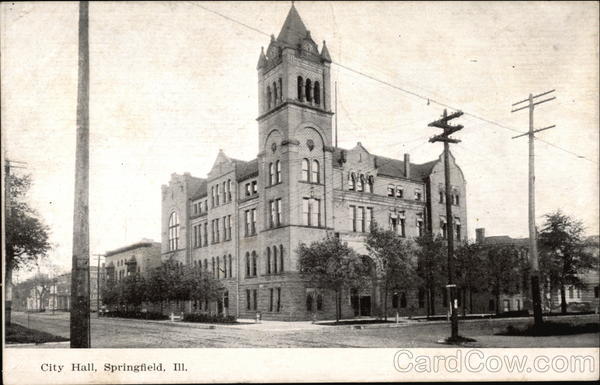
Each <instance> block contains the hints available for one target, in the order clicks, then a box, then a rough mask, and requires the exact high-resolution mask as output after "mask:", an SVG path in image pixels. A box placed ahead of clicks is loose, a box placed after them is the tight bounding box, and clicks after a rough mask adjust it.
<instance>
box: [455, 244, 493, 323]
mask: <svg viewBox="0 0 600 385" xmlns="http://www.w3.org/2000/svg"><path fill="white" fill-rule="evenodd" d="M454 257H455V262H454V279H455V281H456V284H457V286H458V287H459V288H460V289H461V290H460V293H462V301H461V302H462V305H463V306H462V307H463V315H466V311H467V303H466V296H467V293H468V294H469V311H471V312H472V311H473V293H476V292H480V291H482V290H485V289H486V288H487V281H486V279H485V271H486V270H485V265H484V260H485V259H484V250H483V247H482V245H480V244H477V243H464V244H462V245H460V246H459V247H458V248H457V249H456V250H455V252H454Z"/></svg>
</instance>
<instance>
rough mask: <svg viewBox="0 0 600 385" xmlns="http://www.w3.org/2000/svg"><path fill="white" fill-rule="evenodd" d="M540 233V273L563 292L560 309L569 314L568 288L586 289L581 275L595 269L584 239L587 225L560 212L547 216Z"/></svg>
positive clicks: (552, 285) (551, 284) (561, 293)
mask: <svg viewBox="0 0 600 385" xmlns="http://www.w3.org/2000/svg"><path fill="white" fill-rule="evenodd" d="M544 217H545V222H544V226H543V228H542V230H541V232H540V234H539V245H540V272H541V274H542V276H543V278H544V280H545V281H547V282H550V286H551V287H558V288H559V289H560V310H561V313H563V314H565V313H566V312H567V300H566V286H567V285H573V286H575V287H582V286H583V282H582V281H581V279H580V278H579V274H581V273H584V272H586V271H587V270H589V269H591V268H592V267H593V266H594V258H593V255H592V254H591V253H590V252H589V251H587V249H586V247H587V245H586V243H585V241H584V239H583V231H584V228H583V224H582V223H581V222H580V221H578V220H576V219H574V218H571V217H569V216H568V215H565V214H563V213H562V212H561V211H560V210H558V211H556V212H553V213H550V214H546V215H545V216H544Z"/></svg>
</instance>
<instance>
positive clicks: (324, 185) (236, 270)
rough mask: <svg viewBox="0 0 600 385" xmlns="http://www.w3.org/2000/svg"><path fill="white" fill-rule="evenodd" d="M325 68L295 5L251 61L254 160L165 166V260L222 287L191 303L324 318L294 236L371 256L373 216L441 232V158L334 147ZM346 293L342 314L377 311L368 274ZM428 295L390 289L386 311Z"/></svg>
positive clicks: (248, 313)
mask: <svg viewBox="0 0 600 385" xmlns="http://www.w3.org/2000/svg"><path fill="white" fill-rule="evenodd" d="M330 66H331V57H330V54H329V52H328V50H327V46H326V44H325V42H323V44H322V45H321V47H319V46H318V45H317V44H316V43H315V42H314V40H313V38H312V37H311V34H310V31H309V30H307V28H306V26H305V24H304V23H303V21H302V20H301V18H300V16H299V14H298V12H297V11H296V9H295V7H294V6H292V8H291V9H290V11H289V14H288V16H287V18H286V20H285V22H284V24H283V27H282V29H281V32H280V33H279V36H278V37H277V38H275V37H274V36H273V37H272V38H271V42H270V44H269V46H268V48H267V50H266V52H264V51H261V53H260V56H259V59H258V65H257V71H258V119H257V121H258V137H259V148H258V149H257V157H256V158H255V159H252V160H248V161H245V160H239V159H234V158H231V157H229V156H227V155H226V154H225V152H223V151H222V150H221V151H219V153H218V155H217V157H216V160H215V162H214V164H213V166H212V169H211V170H210V172H209V173H208V175H207V176H206V177H205V178H200V177H195V176H192V175H191V174H189V173H184V174H183V175H179V174H172V175H171V179H170V181H169V183H168V185H163V186H162V242H161V257H162V260H163V261H164V260H167V259H170V258H172V259H174V260H175V261H177V262H179V263H181V264H184V265H192V266H194V267H197V268H201V269H203V270H205V271H209V272H211V273H213V274H214V276H215V277H216V278H217V279H219V280H220V281H221V282H222V284H223V286H224V290H223V294H222V299H221V300H219V301H217V303H213V304H209V307H208V308H206V306H205V304H201V305H200V306H201V309H199V310H206V311H213V312H220V313H226V314H232V315H236V316H238V317H242V318H251V317H252V318H253V317H255V316H256V313H257V312H260V313H261V314H262V317H263V318H264V319H280V320H307V319H312V318H313V317H316V318H317V319H326V318H329V319H331V318H333V317H334V316H335V299H334V297H333V294H332V293H329V292H326V291H321V290H319V289H318V288H315V287H311V285H310V284H309V283H308V282H307V281H305V280H303V279H302V278H301V277H300V275H299V273H298V256H297V254H296V252H295V250H296V248H297V247H298V245H299V244H300V243H301V242H304V243H307V244H310V243H311V242H313V241H319V240H322V239H323V238H325V237H327V236H328V235H329V236H338V237H340V238H341V239H342V240H343V241H345V242H348V244H349V245H350V246H351V247H352V248H353V249H354V250H356V252H358V253H359V254H361V255H364V256H365V258H368V256H367V254H368V253H367V250H366V248H365V245H364V240H365V237H366V234H367V232H368V231H369V228H370V223H371V222H372V221H376V222H377V223H378V224H379V225H381V226H384V227H386V228H391V229H393V230H394V231H396V232H398V234H400V235H402V236H403V237H406V238H414V237H417V236H418V235H419V234H422V233H424V232H425V231H431V232H433V233H437V234H444V235H445V234H446V232H445V229H446V211H445V202H444V194H443V192H444V172H443V170H444V164H443V156H442V155H440V157H439V158H437V159H434V160H432V161H430V162H428V163H425V164H414V163H411V162H410V158H409V155H408V154H406V155H404V158H403V159H390V158H386V157H382V156H378V155H376V154H373V153H370V152H369V151H368V149H366V148H365V147H364V146H362V145H361V143H357V144H356V146H354V148H351V149H342V148H338V147H335V146H334V143H333V142H332V118H333V115H334V113H333V111H332V100H331V94H332V92H331V90H332V87H331V86H332V85H331V80H330ZM374 129H375V128H374ZM450 158H451V162H452V165H451V168H450V169H451V181H452V186H451V188H452V191H453V192H452V210H453V214H452V215H453V216H454V218H453V219H454V220H453V224H454V228H453V229H452V231H451V232H450V234H451V235H452V236H453V237H455V238H457V239H459V240H464V239H466V233H467V232H466V229H467V217H466V213H467V211H466V199H465V197H466V190H465V184H466V182H465V179H464V176H463V174H462V172H461V170H460V168H459V167H458V166H457V165H456V164H455V162H454V158H453V157H452V156H451V157H450ZM373 271H375V269H373ZM442 291H443V290H440V293H441V292H442ZM342 300H343V303H342V316H343V317H353V316H356V315H377V314H381V313H380V312H381V310H382V307H381V306H382V304H383V298H382V290H381V288H380V286H379V285H378V283H377V279H376V277H375V273H374V274H373V279H372V282H371V283H370V285H368V287H364V288H361V289H360V290H350V291H348V292H347V293H344V295H343V298H342ZM424 302H425V295H424V293H423V291H422V290H419V288H415V289H414V291H410V292H402V293H390V298H389V301H388V303H389V304H390V306H389V308H390V309H389V310H390V314H396V311H398V312H399V313H400V314H401V315H407V314H424V313H425V312H426V309H425V305H424ZM188 305H189V309H187V310H188V311H192V310H193V307H192V304H188ZM444 306H446V305H445V304H444V301H443V299H442V296H441V294H440V298H439V304H437V305H436V309H439V311H438V312H441V313H445V312H446V310H445V309H447V308H444ZM197 310H198V309H197Z"/></svg>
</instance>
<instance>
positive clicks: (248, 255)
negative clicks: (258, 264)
mask: <svg viewBox="0 0 600 385" xmlns="http://www.w3.org/2000/svg"><path fill="white" fill-rule="evenodd" d="M249 276H250V254H249V253H248V252H246V277H249Z"/></svg>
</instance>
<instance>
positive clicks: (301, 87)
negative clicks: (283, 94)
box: [297, 76, 304, 102]
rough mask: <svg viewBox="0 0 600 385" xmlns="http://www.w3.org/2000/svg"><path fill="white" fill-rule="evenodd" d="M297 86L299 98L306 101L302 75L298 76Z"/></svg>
mask: <svg viewBox="0 0 600 385" xmlns="http://www.w3.org/2000/svg"><path fill="white" fill-rule="evenodd" d="M297 88H298V100H299V101H301V102H303V101H304V81H303V80H302V76H298V79H297Z"/></svg>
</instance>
